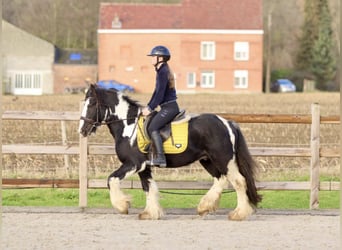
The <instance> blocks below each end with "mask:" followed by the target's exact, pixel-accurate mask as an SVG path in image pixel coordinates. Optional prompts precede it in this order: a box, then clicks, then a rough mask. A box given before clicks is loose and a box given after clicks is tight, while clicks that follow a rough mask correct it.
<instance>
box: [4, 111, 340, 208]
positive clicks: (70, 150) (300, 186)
mask: <svg viewBox="0 0 342 250" xmlns="http://www.w3.org/2000/svg"><path fill="white" fill-rule="evenodd" d="M79 115H80V113H79V112H52V111H31V112H28V111H5V112H4V113H3V115H2V119H3V120H55V121H78V120H79ZM218 115H220V116H222V117H223V118H225V119H229V120H234V121H236V122H238V123H292V124H311V136H310V137H311V139H310V147H301V148H293V147H291V148H290V147H250V148H249V149H250V152H251V154H252V155H253V156H290V157H310V158H311V161H310V177H311V178H310V182H258V183H257V187H258V188H260V189H263V190H310V209H316V208H318V206H319V200H318V191H319V190H339V182H321V183H320V181H319V167H320V157H339V155H340V154H339V150H335V149H328V148H324V147H321V145H320V141H319V137H320V124H339V123H340V117H339V116H321V115H320V108H319V105H318V104H312V106H311V115H263V114H244V115H238V114H218ZM63 140H64V139H63ZM113 152H115V150H114V146H112V145H103V146H99V145H90V144H88V140H87V138H84V137H81V136H80V139H79V146H71V147H70V146H67V145H60V146H46V145H44V146H39V145H22V144H20V145H18V144H11V145H2V153H3V154H59V155H79V157H80V160H79V180H45V179H44V180H30V179H3V180H2V181H3V187H4V188H6V187H12V188H13V187H75V188H76V187H78V188H79V206H80V207H86V206H87V189H88V188H105V187H106V180H91V179H88V169H87V159H88V155H112V154H113ZM211 185H212V182H210V183H209V182H192V181H163V182H159V183H158V186H159V188H161V189H208V188H210V186H211ZM122 188H141V184H140V182H139V181H133V180H125V181H123V182H122ZM229 188H231V187H229Z"/></svg>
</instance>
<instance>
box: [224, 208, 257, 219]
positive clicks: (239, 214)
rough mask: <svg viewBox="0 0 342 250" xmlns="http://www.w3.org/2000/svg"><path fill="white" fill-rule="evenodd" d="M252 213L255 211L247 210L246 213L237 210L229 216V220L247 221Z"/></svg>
mask: <svg viewBox="0 0 342 250" xmlns="http://www.w3.org/2000/svg"><path fill="white" fill-rule="evenodd" d="M252 213H253V209H247V210H245V211H242V210H241V209H239V208H236V209H235V210H233V211H231V212H230V213H229V214H228V219H229V220H234V221H242V220H246V219H247V218H248V217H249V216H250V215H251V214H252Z"/></svg>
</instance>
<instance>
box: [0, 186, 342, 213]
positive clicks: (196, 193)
mask: <svg viewBox="0 0 342 250" xmlns="http://www.w3.org/2000/svg"><path fill="white" fill-rule="evenodd" d="M124 192H125V193H127V194H129V195H131V197H132V204H131V205H132V207H133V208H143V207H144V206H145V198H146V197H145V193H144V192H143V191H142V190H132V189H128V190H124ZM205 193H206V190H193V191H192V190H160V203H161V205H162V207H163V208H196V207H197V205H198V203H199V201H200V199H201V197H202V196H203V195H204V194H205ZM260 193H261V194H262V195H263V201H262V202H261V203H260V204H259V208H264V209H308V208H309V201H310V192H309V191H261V192H260ZM339 197H340V194H339V191H320V193H319V200H320V209H338V208H339V204H340V201H339ZM2 199H3V200H2V202H3V205H4V206H52V207H55V206H71V207H76V206H78V189H43V188H33V189H4V190H3V194H2ZM235 206H236V193H235V192H232V191H230V190H226V191H225V193H223V195H222V197H221V203H220V208H234V207H235ZM88 207H96V208H109V207H111V204H110V199H109V193H108V190H106V189H90V190H89V191H88Z"/></svg>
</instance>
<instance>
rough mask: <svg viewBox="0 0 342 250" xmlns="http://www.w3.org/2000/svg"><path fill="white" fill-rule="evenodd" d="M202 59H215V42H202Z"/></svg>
mask: <svg viewBox="0 0 342 250" xmlns="http://www.w3.org/2000/svg"><path fill="white" fill-rule="evenodd" d="M201 60H215V42H201Z"/></svg>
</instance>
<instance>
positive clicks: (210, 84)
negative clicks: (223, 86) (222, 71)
mask: <svg viewBox="0 0 342 250" xmlns="http://www.w3.org/2000/svg"><path fill="white" fill-rule="evenodd" d="M201 87H202V88H214V87H215V73H214V72H213V71H203V72H202V73H201Z"/></svg>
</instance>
